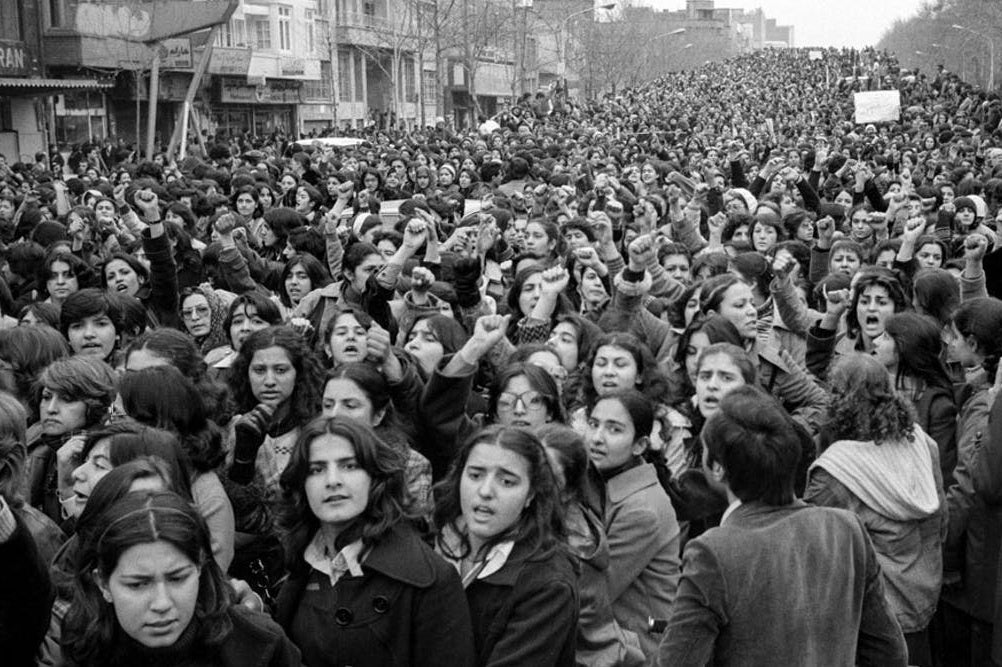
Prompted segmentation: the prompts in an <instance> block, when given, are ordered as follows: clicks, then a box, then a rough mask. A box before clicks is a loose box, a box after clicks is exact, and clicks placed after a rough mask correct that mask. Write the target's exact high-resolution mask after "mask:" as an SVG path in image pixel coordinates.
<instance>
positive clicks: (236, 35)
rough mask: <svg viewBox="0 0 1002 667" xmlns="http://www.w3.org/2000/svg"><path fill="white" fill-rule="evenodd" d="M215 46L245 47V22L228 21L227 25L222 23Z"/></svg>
mask: <svg viewBox="0 0 1002 667" xmlns="http://www.w3.org/2000/svg"><path fill="white" fill-rule="evenodd" d="M216 46H222V47H226V48H243V47H245V46H247V22H246V21H244V20H243V19H230V21H229V22H228V23H224V24H223V26H222V27H221V28H220V29H219V33H218V34H217V35H216Z"/></svg>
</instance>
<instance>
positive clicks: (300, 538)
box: [275, 417, 474, 667]
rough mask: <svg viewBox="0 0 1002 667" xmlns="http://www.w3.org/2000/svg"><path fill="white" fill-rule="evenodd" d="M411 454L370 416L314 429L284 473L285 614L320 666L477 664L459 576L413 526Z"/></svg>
mask: <svg viewBox="0 0 1002 667" xmlns="http://www.w3.org/2000/svg"><path fill="white" fill-rule="evenodd" d="M405 466H406V457H405V456H404V455H403V454H402V453H401V452H400V450H398V449H395V448H393V447H391V446H390V445H388V444H386V443H384V442H382V441H381V440H380V439H379V438H378V437H377V436H376V433H375V432H374V431H373V430H372V428H371V427H370V426H368V425H367V424H364V423H362V422H360V421H354V420H350V419H343V418H333V419H331V418H326V417H321V418H318V419H316V420H314V421H313V422H311V423H310V424H309V425H308V426H306V427H305V428H304V429H303V432H302V433H301V434H300V436H299V439H298V441H297V442H296V444H295V447H294V448H293V452H292V456H291V458H290V460H289V465H288V467H287V468H286V469H285V471H284V472H283V473H282V478H281V487H282V502H283V515H282V519H281V522H282V526H283V528H285V530H286V531H287V540H286V544H287V552H288V556H289V570H290V572H291V574H290V577H289V579H288V581H287V582H286V583H285V585H284V586H283V588H282V590H281V592H280V593H279V598H278V605H277V610H276V615H275V616H276V618H277V620H278V622H279V624H281V625H282V627H284V628H285V630H286V632H287V633H288V634H289V636H290V637H291V638H292V640H293V641H294V642H295V643H296V645H298V646H299V648H300V650H302V652H303V659H304V660H305V662H306V663H307V664H309V665H310V667H324V666H331V667H333V666H335V665H345V666H347V665H352V666H353V667H365V666H367V665H372V666H373V667H377V666H382V665H389V664H393V665H398V666H402V665H414V666H415V667H425V666H426V665H427V666H434V665H442V666H443V667H467V666H469V665H472V664H473V656H474V654H473V641H472V637H473V631H472V629H471V627H470V614H469V611H468V610H467V607H466V604H465V599H464V597H463V588H462V586H461V584H460V580H459V575H458V574H457V573H456V571H455V570H454V569H453V568H452V567H450V566H449V564H448V563H446V562H445V561H444V560H442V558H441V557H439V556H438V555H437V554H436V553H435V552H434V551H433V550H432V549H431V547H429V546H428V545H426V544H425V543H424V542H423V541H422V539H421V536H420V534H419V533H418V531H417V530H416V529H415V527H414V526H413V524H412V521H411V511H410V501H409V499H408V498H407V496H406V485H405V478H404V471H405Z"/></svg>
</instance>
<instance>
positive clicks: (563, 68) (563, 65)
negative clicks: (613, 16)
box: [557, 2, 616, 79]
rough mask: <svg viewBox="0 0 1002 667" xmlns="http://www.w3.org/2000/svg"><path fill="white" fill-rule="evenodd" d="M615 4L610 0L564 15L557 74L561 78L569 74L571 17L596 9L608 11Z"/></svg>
mask: <svg viewBox="0 0 1002 667" xmlns="http://www.w3.org/2000/svg"><path fill="white" fill-rule="evenodd" d="M615 6H616V3H615V2H610V3H608V4H605V5H598V6H597V7H589V8H588V9H582V10H580V11H577V12H572V13H570V14H568V15H567V16H566V17H564V20H563V21H561V22H560V63H559V67H558V70H559V71H558V72H557V74H558V76H559V77H560V78H561V79H563V78H564V77H565V76H566V74H567V40H568V38H569V36H570V35H569V33H568V31H567V28H568V26H569V24H570V21H571V19H572V18H575V17H577V16H582V15H584V14H588V13H592V12H594V11H595V10H596V9H602V10H605V11H608V10H610V9H613V8H615Z"/></svg>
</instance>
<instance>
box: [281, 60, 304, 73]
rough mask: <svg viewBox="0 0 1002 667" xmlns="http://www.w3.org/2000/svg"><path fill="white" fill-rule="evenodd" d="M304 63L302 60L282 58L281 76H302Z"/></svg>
mask: <svg viewBox="0 0 1002 667" xmlns="http://www.w3.org/2000/svg"><path fill="white" fill-rule="evenodd" d="M304 74H306V61H305V60H303V59H302V58H282V76H303V75H304Z"/></svg>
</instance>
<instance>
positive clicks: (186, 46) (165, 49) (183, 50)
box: [160, 37, 194, 69]
mask: <svg viewBox="0 0 1002 667" xmlns="http://www.w3.org/2000/svg"><path fill="white" fill-rule="evenodd" d="M160 49H161V50H160V64H161V66H162V67H163V68H165V69H191V68H192V67H194V62H193V58H192V55H191V38H189V37H179V38H177V39H165V40H164V41H162V42H160Z"/></svg>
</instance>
